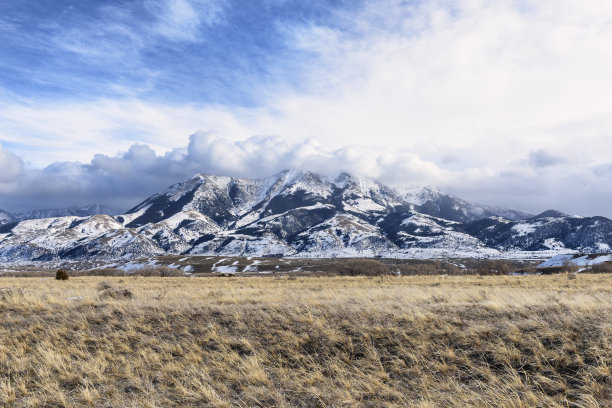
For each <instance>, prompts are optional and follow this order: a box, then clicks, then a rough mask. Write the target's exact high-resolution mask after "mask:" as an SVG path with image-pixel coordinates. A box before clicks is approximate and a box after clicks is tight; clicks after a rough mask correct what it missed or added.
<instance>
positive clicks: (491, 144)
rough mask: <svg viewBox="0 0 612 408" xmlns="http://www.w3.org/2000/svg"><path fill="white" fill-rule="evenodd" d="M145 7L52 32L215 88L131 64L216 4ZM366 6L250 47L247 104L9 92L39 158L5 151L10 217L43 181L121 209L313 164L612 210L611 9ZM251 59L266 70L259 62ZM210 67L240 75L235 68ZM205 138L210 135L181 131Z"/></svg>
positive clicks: (109, 12)
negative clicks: (183, 183)
mask: <svg viewBox="0 0 612 408" xmlns="http://www.w3.org/2000/svg"><path fill="white" fill-rule="evenodd" d="M268 3H270V2H268ZM349 3H350V2H349ZM451 3H452V4H451ZM139 4H140V3H139ZM146 4H148V5H149V6H150V7H152V8H150V10H154V11H155V12H154V13H153V15H154V16H156V17H155V18H153V20H152V21H147V22H146V24H148V26H147V29H146V30H139V29H138V23H136V24H132V21H131V19H132V18H133V17H134V11H133V10H131V9H127V10H120V9H118V8H116V7H115V8H113V7H109V8H107V9H105V10H106V14H105V15H104V16H103V17H104V18H100V19H95V21H90V20H88V21H90V22H92V24H88V26H87V27H83V26H81V25H76V27H77V28H78V29H79V30H78V31H75V32H73V31H71V30H70V29H69V28H70V27H68V28H67V29H66V30H62V29H61V27H60V29H58V33H59V34H58V36H59V37H57V38H56V40H57V41H59V42H61V43H62V44H63V45H65V46H66V47H68V46H74V47H75V48H74V50H75V52H76V53H77V54H79V55H83V56H84V57H86V58H89V57H91V54H88V53H93V54H95V55H94V57H96V58H99V59H100V60H105V61H107V64H105V65H104V66H105V67H106V69H108V66H109V65H111V64H115V65H118V66H120V67H121V78H124V77H125V76H126V75H127V77H129V75H128V74H129V73H132V74H133V76H134V77H145V78H146V77H148V76H149V75H150V76H151V77H156V76H157V75H161V76H162V78H161V79H163V80H161V79H160V82H159V84H161V85H160V87H161V88H164V89H165V88H166V86H167V85H169V84H174V83H175V82H176V83H184V84H185V85H184V88H183V89H186V88H187V87H191V88H194V89H197V92H196V93H197V94H203V95H204V94H205V95H209V91H210V90H211V89H213V88H214V87H215V86H216V84H215V81H211V80H210V71H205V74H208V76H207V75H200V74H201V71H199V70H198V69H199V67H201V62H202V61H204V60H205V61H206V62H208V61H209V60H208V59H200V60H195V61H194V60H191V59H189V57H190V55H191V54H189V55H188V54H186V53H185V54H180V53H179V54H177V55H180V56H181V57H184V58H185V61H184V62H185V63H184V64H181V65H180V66H178V65H176V66H175V65H173V66H172V69H170V70H168V71H166V72H161V71H155V70H153V69H152V68H151V67H153V66H155V67H156V69H157V65H160V64H157V65H156V64H139V63H134V64H133V65H131V63H128V62H129V61H132V62H133V61H134V60H138V57H139V56H140V54H139V52H140V51H141V50H143V49H145V48H146V47H154V48H155V41H157V40H159V39H160V38H163V39H166V40H170V42H171V44H169V43H166V44H165V45H166V46H168V47H170V48H172V47H175V46H176V44H175V43H172V41H174V40H173V39H172V37H173V36H176V37H175V38H176V40H180V37H181V35H183V34H184V38H183V39H182V40H181V41H187V42H190V41H192V40H198V41H199V40H201V38H200V37H197V34H198V32H199V31H201V30H200V29H201V28H202V27H203V26H210V25H215V24H218V23H219V22H220V21H221V20H223V18H225V17H226V16H225V15H223V14H219V12H218V8H215V6H214V5H215V4H221V3H216V2H212V1H211V2H203V1H196V0H192V1H188V0H167V1H150V2H146ZM343 4H346V3H343ZM355 4H356V3H355ZM361 4H362V6H359V7H357V6H355V5H353V6H351V7H348V6H347V7H341V8H340V9H335V8H330V9H329V12H328V13H319V14H325V16H326V18H321V19H318V20H316V21H311V20H305V21H303V22H302V23H301V24H298V23H296V22H295V21H290V22H288V23H286V22H285V21H284V20H283V19H282V18H278V19H276V20H275V21H274V24H270V25H271V26H274V30H273V31H271V32H266V33H265V34H266V35H265V37H266V38H274V39H279V38H280V39H281V40H280V41H282V42H283V44H282V45H283V46H278V47H270V49H266V53H265V55H263V54H258V53H256V54H255V56H256V57H257V58H254V59H253V60H251V61H247V63H246V64H244V66H246V67H247V68H248V71H249V72H251V71H252V72H253V76H252V77H247V78H246V79H247V80H244V81H239V83H238V84H237V85H236V86H235V87H230V88H231V89H229V91H228V92H230V93H232V94H235V95H236V99H238V100H241V96H243V95H244V94H245V93H247V92H248V93H249V94H254V95H256V98H254V100H253V101H252V102H253V103H250V104H246V106H245V105H241V104H240V103H236V104H231V103H226V102H227V101H224V103H218V101H216V100H208V99H205V98H203V99H191V100H190V99H187V100H182V99H181V93H180V92H176V94H177V96H176V97H175V98H174V99H169V98H167V95H165V94H163V93H159V91H160V89H156V88H155V81H153V84H152V85H151V86H150V87H149V84H148V83H147V84H144V85H143V84H141V82H138V81H134V82H129V83H127V84H124V83H110V84H109V86H108V87H106V86H105V88H112V87H113V86H116V87H118V88H121V89H124V88H123V87H125V89H126V92H125V93H123V94H122V97H117V98H113V97H112V96H109V97H106V98H103V97H91V98H89V99H86V100H71V99H70V98H67V99H61V100H52V101H44V100H40V99H35V98H34V99H29V100H26V99H23V98H15V97H14V95H5V94H3V93H2V90H1V89H0V129H1V130H0V139H2V140H4V141H6V142H9V144H10V146H11V148H12V149H13V152H14V153H16V154H18V155H19V156H20V157H23V158H24V160H26V162H27V165H28V166H29V167H28V168H27V169H25V168H24V165H23V164H22V163H21V162H20V161H19V159H15V155H14V154H10V153H8V152H6V151H1V150H0V154H1V155H2V156H0V158H1V159H2V161H1V162H0V163H3V164H2V165H0V166H5V167H1V168H0V170H2V173H1V174H2V176H0V177H2V178H3V180H4V181H2V183H4V184H2V185H3V187H2V188H3V190H2V191H1V192H0V194H1V197H0V207H2V206H3V205H4V206H6V205H8V204H5V203H9V201H10V203H12V205H13V206H26V205H27V206H29V207H40V206H41V201H42V199H43V195H42V194H38V193H37V191H36V188H35V187H34V186H36V185H41V186H43V187H41V189H45V188H48V189H49V190H48V191H47V193H48V194H49V197H51V198H53V197H55V198H53V199H54V200H56V201H55V202H59V201H60V198H61V197H65V200H64V201H66V203H67V204H73V203H74V201H75V200H77V201H78V200H87V201H94V200H95V201H99V202H101V201H103V200H107V199H109V198H108V197H115V196H117V197H120V200H122V201H121V202H119V201H117V204H115V206H121V207H124V208H126V207H129V206H130V205H132V202H137V201H138V200H140V199H142V198H144V196H146V195H147V194H150V193H153V192H155V191H158V190H160V189H162V188H164V187H165V186H166V185H168V184H171V183H172V182H175V181H179V180H180V179H183V178H186V177H190V176H191V175H192V174H193V173H195V172H198V171H205V172H211V173H221V174H232V175H241V176H251V175H256V176H265V175H268V174H271V173H273V172H275V171H278V170H281V169H282V168H285V167H303V168H309V169H314V170H318V171H322V172H328V173H332V172H334V171H336V170H346V171H349V172H353V173H359V174H365V175H369V176H372V177H375V178H378V179H380V180H382V181H385V182H390V183H417V184H433V185H438V186H439V187H440V188H442V189H443V190H446V191H449V192H453V193H455V194H457V195H459V196H463V197H465V198H468V199H470V200H473V201H477V202H481V203H484V204H494V205H504V206H511V207H516V208H518V209H523V210H528V211H532V212H537V211H540V210H543V209H546V208H548V207H556V208H558V209H560V210H563V211H566V212H574V213H581V214H585V215H588V214H598V213H599V214H604V215H612V214H610V210H609V209H608V208H607V207H608V206H607V203H609V202H610V199H612V190H611V189H610V183H609V181H610V174H611V173H612V172H611V171H610V164H609V151H610V150H611V149H612V137H611V135H610V129H612V108H611V107H612V77H611V76H610V74H609V72H611V71H612V59H611V58H610V55H611V54H610V52H609V44H610V43H612V25H610V24H609V21H610V16H612V2H610V1H606V0H584V1H581V2H576V1H574V0H524V1H520V2H516V1H512V0H508V1H505V0H502V1H480V0H479V1H474V0H458V1H455V2H448V1H446V0H434V1H421V2H418V1H417V2H405V1H399V0H381V1H378V2H374V3H369V2H362V3H361ZM208 5H210V7H208ZM164 10H165V11H164ZM207 10H208V11H207ZM215 10H217V11H215ZM194 11H195V13H196V14H197V15H196V14H194ZM207 13H209V14H207ZM107 21H111V22H112V24H107ZM240 22H243V20H240ZM149 23H150V24H149ZM180 27H182V28H183V29H184V31H181V32H180V33H178V34H177V33H176V32H175V29H178V28H180ZM151 30H152V31H151ZM242 34H244V33H242ZM12 38H21V36H19V35H14V36H12ZM237 38H239V39H240V38H242V37H240V36H237ZM212 39H214V36H213V37H212ZM203 40H204V41H205V40H206V38H204V39H203ZM256 40H257V41H259V40H262V41H263V40H264V38H263V37H262V38H256ZM191 45H193V44H191ZM198 45H200V44H198ZM268 45H269V44H268ZM274 45H279V44H277V43H274ZM224 46H226V44H223V43H221V44H220V45H219V47H224ZM175 48H176V49H178V48H180V47H175ZM193 48H197V47H193ZM149 49H152V48H149ZM164 50H165V48H164ZM277 50H279V51H278V54H277V53H276V51H277ZM281 50H282V52H281ZM175 51H176V50H175ZM190 51H195V50H194V49H191V48H190ZM250 51H252V50H250ZM97 52H98V53H99V55H98V54H96V53H97ZM221 54H222V55H223V56H225V54H224V53H221ZM247 54H248V53H247ZM245 55H246V54H245ZM249 55H250V54H249ZM240 56H242V54H240V55H239V56H238V55H233V54H232V56H231V57H236V58H238V57H240ZM128 57H129V58H128ZM172 58H174V54H173V57H172ZM177 58H179V59H180V57H177ZM255 59H258V60H259V59H261V60H263V61H264V63H262V66H265V67H263V68H261V67H259V65H258V66H257V67H258V68H261V70H262V71H263V72H260V71H259V70H257V69H252V70H251V68H252V66H251V65H250V64H249V62H254V61H255ZM124 60H125V61H128V62H124ZM224 60H226V59H225V58H224ZM136 62H138V61H136ZM181 62H182V60H181ZM126 64H127V65H126ZM211 64H214V61H212V60H211ZM96 66H97V65H96ZM143 66H144V67H146V68H143ZM132 68H136V69H134V70H132ZM159 68H160V69H161V67H159ZM177 69H178V71H180V72H178V73H177V72H176V70H177ZM214 69H215V72H222V74H223V76H224V77H226V76H227V77H228V78H234V77H233V76H232V74H235V72H233V71H232V70H231V67H228V66H222V65H219V66H216V65H215V66H214ZM93 77H95V78H96V81H97V78H98V77H97V76H96V75H94V76H93ZM263 77H265V78H267V79H268V80H267V81H263V80H261V78H263ZM130 78H131V77H130ZM241 78H242V77H241ZM277 78H278V80H277V81H275V80H276V79H277ZM242 79H244V78H242ZM229 82H232V81H231V79H230V80H228V83H229ZM79 83H80V82H79ZM136 84H138V85H139V86H140V85H142V86H143V88H144V90H143V89H140V88H138V86H137V85H136ZM223 84H224V85H223V86H228V85H227V84H225V83H223ZM232 84H234V83H233V82H232ZM292 84H297V85H294V86H292ZM136 88H138V89H136ZM113 89H114V88H113ZM173 89H174V88H173ZM179 89H180V88H179ZM186 93H187V92H186ZM213 94H214V93H213ZM125 95H129V96H128V97H126V96H125ZM191 95H193V94H191ZM160 101H164V102H160ZM201 128H205V129H214V130H215V131H216V132H217V133H199V134H197V135H194V136H192V137H191V138H188V137H187V135H189V134H191V133H193V131H194V130H196V129H201ZM253 134H259V135H277V136H258V137H252V136H251V135H253ZM218 135H222V136H218ZM317 141H320V142H322V143H323V144H320V143H318V142H317ZM177 146H182V147H180V148H176V147H177ZM540 146H545V147H546V148H545V149H539V147H540ZM117 150H120V151H123V152H125V153H122V154H119V155H115V154H116V151H117ZM92 157H93V159H92ZM75 160H77V161H75ZM51 162H55V163H54V164H51V165H49V163H51ZM5 163H12V164H5ZM82 163H85V164H82ZM10 169H12V170H10ZM35 169H38V170H35ZM15 180H16V181H15ZM49 180H51V181H49ZM77 182H78V183H80V184H78V183H77ZM37 183H38V184H37ZM74 183H77V184H74ZM47 184H48V185H49V187H46V185H47ZM73 184H74V185H78V187H70V186H71V185H73ZM9 187H10V190H11V191H13V192H12V193H11V192H9ZM113 189H118V191H119V192H118V193H116V194H115V193H113V191H114V190H113ZM37 194H38V195H37ZM28 197H29V198H28ZM117 200H119V198H118V199H117Z"/></svg>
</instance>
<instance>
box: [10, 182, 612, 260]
mask: <svg viewBox="0 0 612 408" xmlns="http://www.w3.org/2000/svg"><path fill="white" fill-rule="evenodd" d="M611 234H612V221H610V220H608V219H607V218H603V217H590V218H588V217H587V218H580V217H569V216H565V215H564V214H561V213H556V212H550V211H548V212H545V213H543V214H540V215H539V216H536V217H532V216H530V215H529V214H524V213H520V212H517V211H513V210H504V209H493V208H491V207H486V206H480V205H476V204H471V203H468V202H466V201H464V200H461V199H459V198H457V197H453V196H449V195H445V194H442V193H440V192H439V191H437V190H434V189H430V188H403V189H402V188H399V189H395V188H390V187H387V186H385V185H383V184H381V183H378V182H376V181H373V180H370V179H367V178H363V177H355V176H352V175H350V174H347V173H343V174H340V175H338V176H336V177H321V176H319V175H317V174H315V173H312V172H308V171H295V170H287V171H283V172H281V173H278V174H275V175H273V176H271V177H268V178H264V179H244V178H233V177H222V176H214V175H207V174H198V175H196V176H195V177H193V178H191V179H189V180H186V181H184V182H182V183H177V184H175V185H173V186H171V187H169V188H168V189H167V190H166V191H164V192H161V193H158V194H154V195H152V196H151V197H149V198H147V199H146V200H144V201H143V202H142V203H140V204H139V205H137V206H136V207H134V208H133V209H132V210H130V211H128V213H127V214H121V215H117V216H110V215H93V216H80V217H79V216H66V217H51V218H43V219H35V220H25V221H21V222H18V223H16V222H13V223H5V224H4V225H0V261H5V262H13V261H21V260H25V261H28V260H57V259H102V260H110V259H115V258H130V257H142V256H152V255H161V254H183V253H184V254H203V255H204V254H206V255H213V254H224V255H248V256H263V255H284V256H316V257H326V256H376V255H382V256H401V257H431V256H452V254H455V255H456V256H475V257H487V256H494V257H500V256H504V255H503V254H504V253H506V254H512V256H513V257H520V253H521V252H522V251H542V253H546V254H554V253H556V252H559V251H583V252H584V251H591V252H594V251H602V250H605V249H606V248H607V249H608V250H609V248H610V246H611V245H612V235H611ZM533 253H534V252H530V255H529V256H530V257H532V256H533V255H532V254H533Z"/></svg>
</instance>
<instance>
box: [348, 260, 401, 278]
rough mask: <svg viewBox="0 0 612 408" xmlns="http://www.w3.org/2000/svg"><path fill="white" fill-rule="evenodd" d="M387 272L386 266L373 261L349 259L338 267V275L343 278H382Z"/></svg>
mask: <svg viewBox="0 0 612 408" xmlns="http://www.w3.org/2000/svg"><path fill="white" fill-rule="evenodd" d="M389 272H390V271H389V267H388V266H387V265H385V264H384V263H382V262H381V261H376V260H374V259H350V260H347V261H344V262H343V263H342V264H341V265H340V266H339V267H338V273H339V274H340V275H343V276H358V275H365V276H382V275H386V274H389Z"/></svg>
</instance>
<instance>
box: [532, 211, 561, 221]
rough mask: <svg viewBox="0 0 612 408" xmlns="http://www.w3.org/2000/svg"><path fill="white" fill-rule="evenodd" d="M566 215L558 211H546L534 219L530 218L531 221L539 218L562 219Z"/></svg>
mask: <svg viewBox="0 0 612 408" xmlns="http://www.w3.org/2000/svg"><path fill="white" fill-rule="evenodd" d="M567 216H568V215H567V214H565V213H563V212H561V211H559V210H552V209H551V210H546V211H544V212H542V213H540V214H538V215H536V216H534V217H532V218H533V219H539V218H563V217H567Z"/></svg>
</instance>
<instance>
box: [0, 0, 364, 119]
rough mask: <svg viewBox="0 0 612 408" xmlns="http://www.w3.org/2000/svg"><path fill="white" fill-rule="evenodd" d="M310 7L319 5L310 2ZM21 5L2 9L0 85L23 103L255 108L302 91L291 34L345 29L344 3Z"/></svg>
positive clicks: (149, 0)
mask: <svg viewBox="0 0 612 408" xmlns="http://www.w3.org/2000/svg"><path fill="white" fill-rule="evenodd" d="M308 3H310V2H308ZM312 3H313V4H307V2H299V1H274V0H269V1H267V0H264V1H234V2H225V1H221V0H205V1H193V2H191V1H186V0H174V1H154V0H145V1H68V0H64V1H61V0H60V1H52V2H50V1H46V2H44V1H43V2H41V1H27V0H26V1H20V2H4V3H3V4H2V5H0V15H2V16H3V17H2V20H0V21H1V22H2V25H0V27H1V30H0V39H1V40H2V42H1V44H0V52H1V53H2V55H3V58H2V61H1V62H0V64H1V69H2V77H1V78H0V80H1V82H0V84H1V86H2V87H3V89H4V91H5V92H11V93H14V94H15V95H18V96H19V97H23V98H36V99H43V100H44V99H48V100H53V101H56V100H58V99H59V100H74V99H77V100H78V99H95V98H102V97H103V98H121V97H140V98H146V99H148V100H153V101H163V102H164V103H177V104H181V103H198V104H223V105H235V106H247V107H248V106H256V105H257V104H258V103H259V102H260V101H259V90H260V89H266V88H269V87H275V86H292V87H295V88H297V89H299V88H300V85H301V84H302V81H303V78H301V75H300V74H301V72H300V71H301V70H302V65H303V64H307V63H308V54H307V53H306V52H296V50H292V49H291V44H289V43H288V42H287V38H286V35H287V33H286V30H288V28H287V27H295V26H299V25H305V26H308V25H311V24H312V25H318V24H325V25H327V24H329V26H330V27H334V25H335V24H336V23H338V24H342V21H335V20H334V19H333V18H332V17H331V14H332V13H333V10H334V9H335V8H339V7H342V8H343V9H344V10H350V9H351V8H353V7H359V2H350V5H345V4H343V3H342V2H338V1H329V2H328V1H318V2H312Z"/></svg>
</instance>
